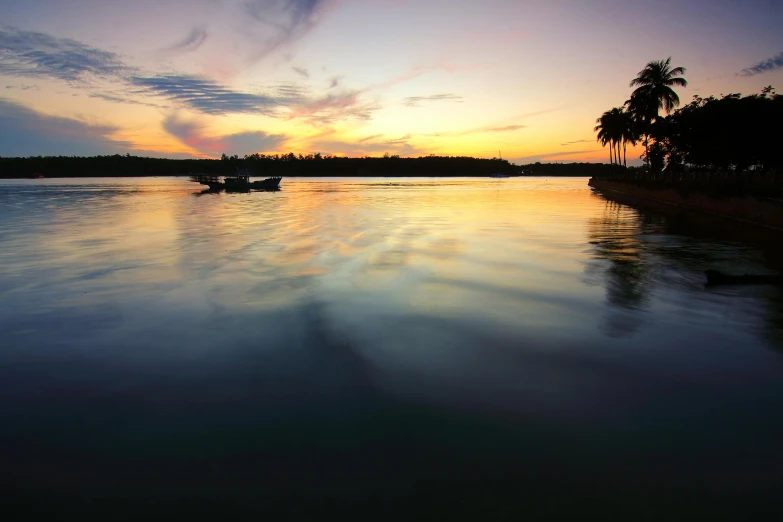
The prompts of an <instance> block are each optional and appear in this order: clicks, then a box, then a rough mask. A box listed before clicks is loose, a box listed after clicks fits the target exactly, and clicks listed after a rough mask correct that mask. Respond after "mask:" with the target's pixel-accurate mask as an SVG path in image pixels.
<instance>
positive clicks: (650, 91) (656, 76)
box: [627, 57, 688, 159]
mask: <svg viewBox="0 0 783 522" xmlns="http://www.w3.org/2000/svg"><path fill="white" fill-rule="evenodd" d="M671 62H672V59H671V57H669V58H667V59H666V60H658V61H652V62H650V63H648V64H647V66H645V68H644V69H642V70H641V71H639V74H638V75H637V76H636V78H634V79H633V80H631V85H630V86H631V87H636V89H635V90H634V91H633V93H631V99H630V100H628V102H627V106H628V110H629V111H630V112H631V113H633V114H634V116H635V120H636V122H637V125H638V127H639V131H640V132H639V134H641V135H643V136H644V148H645V159H649V158H648V156H649V154H650V147H649V141H650V137H651V134H652V131H653V122H654V121H655V120H656V119H657V118H658V114H659V110H660V109H663V110H664V111H666V113H667V114H668V113H670V112H671V111H672V110H674V109H675V108H676V107H678V106H679V105H680V97H679V96H678V95H677V93H676V92H675V91H674V89H673V88H672V87H687V86H688V81H687V80H686V79H685V78H682V75H683V74H685V67H672V66H671ZM652 137H653V138H655V136H652Z"/></svg>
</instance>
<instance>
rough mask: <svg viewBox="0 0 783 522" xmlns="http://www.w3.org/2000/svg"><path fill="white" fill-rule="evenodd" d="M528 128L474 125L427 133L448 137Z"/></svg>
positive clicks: (522, 126)
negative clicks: (460, 128)
mask: <svg viewBox="0 0 783 522" xmlns="http://www.w3.org/2000/svg"><path fill="white" fill-rule="evenodd" d="M525 128H527V125H504V126H502V127H493V126H485V127H474V128H472V129H466V130H461V131H449V132H435V133H432V134H426V136H436V137H439V138H440V137H446V136H467V135H469V134H482V133H486V132H515V131H518V130H520V129H525Z"/></svg>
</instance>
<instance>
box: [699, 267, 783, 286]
mask: <svg viewBox="0 0 783 522" xmlns="http://www.w3.org/2000/svg"><path fill="white" fill-rule="evenodd" d="M704 274H705V275H706V276H707V284H708V285H711V286H712V285H783V276H781V275H775V274H742V275H734V274H725V273H723V272H721V271H719V270H705V271H704Z"/></svg>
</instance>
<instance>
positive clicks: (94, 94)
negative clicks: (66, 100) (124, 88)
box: [88, 92, 167, 109]
mask: <svg viewBox="0 0 783 522" xmlns="http://www.w3.org/2000/svg"><path fill="white" fill-rule="evenodd" d="M88 97H89V98H97V99H100V100H105V101H109V102H113V103H125V104H128V105H143V106H145V107H154V108H156V109H165V108H167V107H166V106H165V105H157V104H155V103H147V102H143V101H138V100H134V99H132V98H125V97H123V96H116V95H112V94H105V93H100V92H92V93H90V94H89V96H88Z"/></svg>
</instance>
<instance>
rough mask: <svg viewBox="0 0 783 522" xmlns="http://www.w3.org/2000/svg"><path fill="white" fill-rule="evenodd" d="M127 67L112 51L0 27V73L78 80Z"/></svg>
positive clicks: (41, 34)
mask: <svg viewBox="0 0 783 522" xmlns="http://www.w3.org/2000/svg"><path fill="white" fill-rule="evenodd" d="M125 70H127V67H126V66H125V65H124V64H123V62H122V60H121V59H120V57H119V56H118V55H117V54H115V53H112V52H109V51H103V50H101V49H96V48H95V47H90V46H88V45H85V44H83V43H81V42H77V41H75V40H71V39H67V38H56V37H54V36H50V35H48V34H44V33H37V32H33V31H23V30H20V29H17V28H14V27H5V28H2V29H0V74H7V75H12V76H28V77H51V78H57V79H60V80H65V81H68V82H75V81H83V80H85V79H87V78H88V77H89V76H98V77H108V76H113V75H116V74H119V73H122V72H124V71H125Z"/></svg>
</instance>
